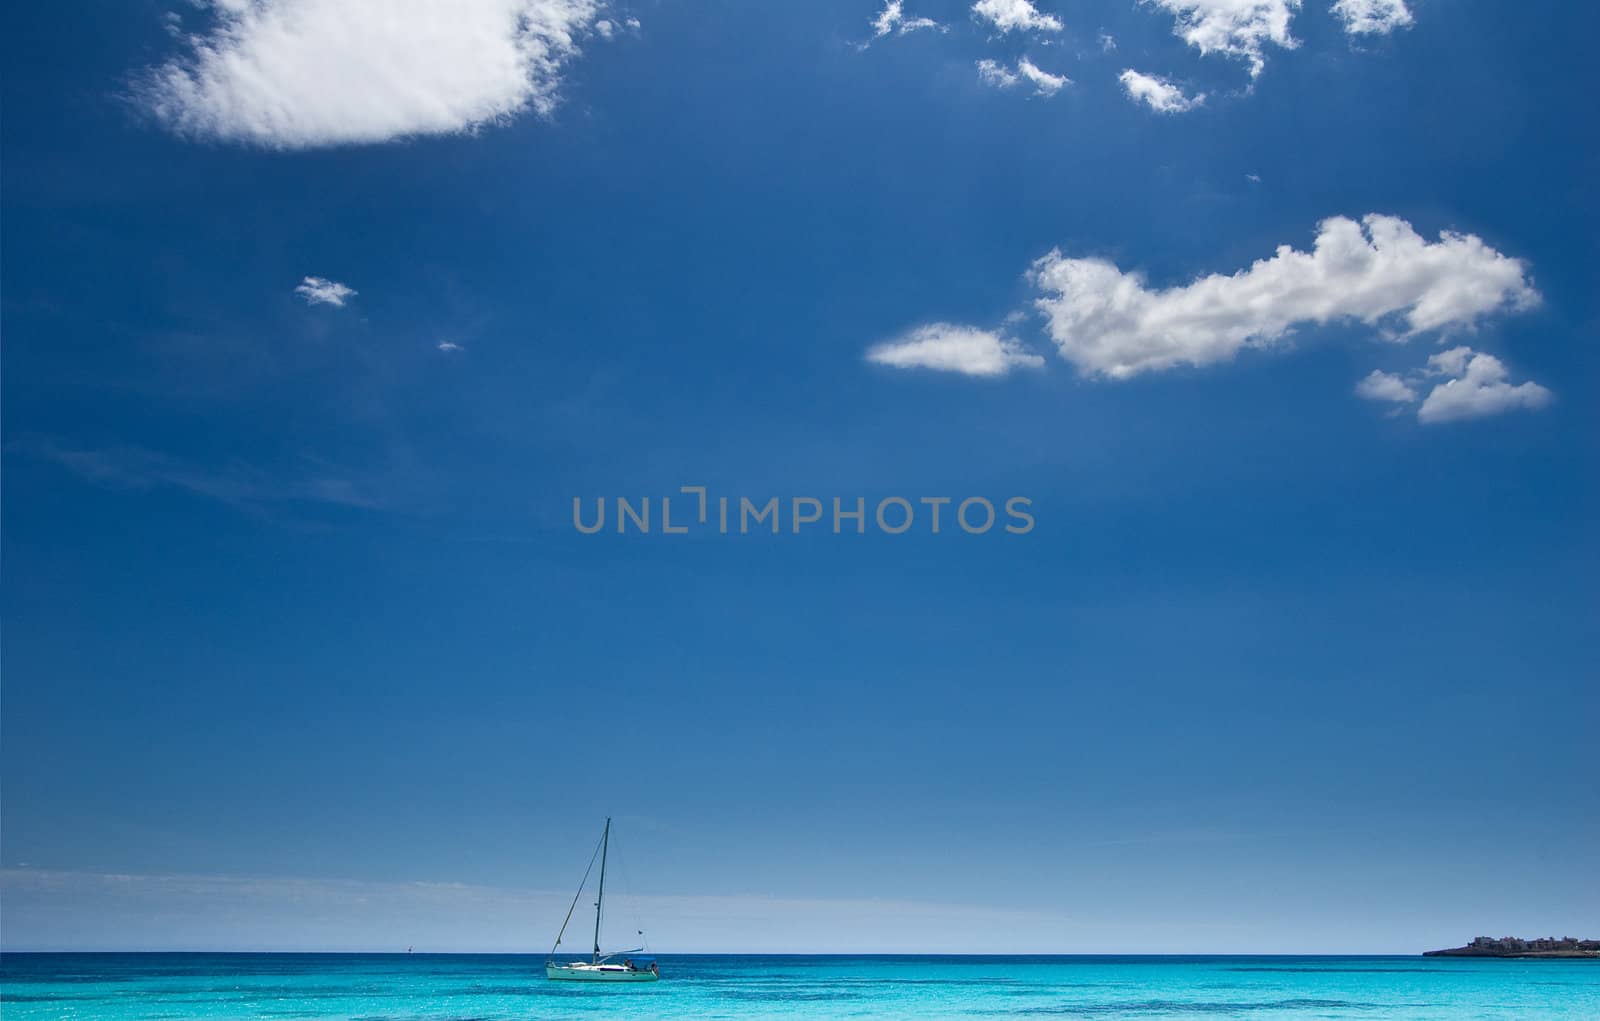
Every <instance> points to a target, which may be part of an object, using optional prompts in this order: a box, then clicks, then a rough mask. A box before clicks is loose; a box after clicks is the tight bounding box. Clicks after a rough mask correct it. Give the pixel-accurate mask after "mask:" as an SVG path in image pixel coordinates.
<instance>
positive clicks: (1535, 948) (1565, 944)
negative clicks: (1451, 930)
mask: <svg viewBox="0 0 1600 1021" xmlns="http://www.w3.org/2000/svg"><path fill="white" fill-rule="evenodd" d="M1422 956H1423V957H1594V958H1600V939H1573V938H1572V937H1571V936H1566V937H1563V938H1562V939H1555V938H1553V937H1550V938H1546V939H1517V938H1516V937H1515V936H1506V937H1503V938H1501V939H1495V938H1493V937H1492V936H1479V937H1478V938H1477V939H1475V940H1473V941H1472V942H1471V943H1468V944H1467V945H1466V946H1464V947H1456V948H1455V949H1453V950H1429V951H1427V952H1426V953H1424V954H1423V955H1422Z"/></svg>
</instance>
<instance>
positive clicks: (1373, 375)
mask: <svg viewBox="0 0 1600 1021" xmlns="http://www.w3.org/2000/svg"><path fill="white" fill-rule="evenodd" d="M1356 396H1357V397H1360V398H1361V399H1362V400H1368V401H1386V402H1388V403H1390V404H1409V403H1411V402H1412V401H1414V400H1416V399H1417V392H1416V391H1415V390H1413V389H1412V388H1411V385H1410V384H1408V383H1407V382H1406V381H1405V380H1404V379H1403V378H1401V377H1400V376H1397V375H1396V374H1394V373H1392V372H1384V371H1382V370H1381V369H1373V370H1372V371H1371V372H1370V373H1368V374H1367V375H1366V376H1365V377H1364V378H1363V379H1362V380H1361V382H1359V383H1357V384H1356Z"/></svg>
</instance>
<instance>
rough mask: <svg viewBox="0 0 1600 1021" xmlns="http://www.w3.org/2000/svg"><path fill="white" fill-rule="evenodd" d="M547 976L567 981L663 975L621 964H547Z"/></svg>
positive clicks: (647, 978) (630, 979)
mask: <svg viewBox="0 0 1600 1021" xmlns="http://www.w3.org/2000/svg"><path fill="white" fill-rule="evenodd" d="M544 974H545V977H546V978H553V979H558V980H562V981H566V982H654V981H656V980H657V979H659V978H660V977H661V976H660V975H658V974H656V973H655V972H654V971H640V970H637V969H634V968H625V967H623V966H622V965H620V964H582V963H577V964H547V965H545V966H544Z"/></svg>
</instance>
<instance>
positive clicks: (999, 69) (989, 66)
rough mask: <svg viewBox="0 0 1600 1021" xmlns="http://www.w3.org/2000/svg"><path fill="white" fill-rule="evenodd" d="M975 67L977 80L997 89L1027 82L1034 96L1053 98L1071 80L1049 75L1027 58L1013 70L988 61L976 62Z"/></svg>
mask: <svg viewBox="0 0 1600 1021" xmlns="http://www.w3.org/2000/svg"><path fill="white" fill-rule="evenodd" d="M977 66H978V80H979V81H981V82H983V83H984V84H985V85H992V86H994V87H995V88H997V89H1010V88H1015V87H1016V86H1018V85H1021V84H1022V83H1023V82H1027V83H1028V84H1030V85H1032V86H1033V94H1034V95H1036V96H1053V95H1055V94H1056V93H1057V92H1060V91H1061V90H1062V89H1064V88H1066V87H1067V86H1068V85H1071V84H1072V79H1071V78H1068V77H1067V76H1066V75H1064V74H1051V73H1050V72H1048V71H1046V70H1044V69H1042V68H1040V67H1039V66H1038V65H1037V64H1035V63H1034V62H1033V61H1031V60H1029V59H1028V58H1027V57H1023V58H1022V59H1020V60H1018V61H1017V66H1016V69H1015V70H1012V69H1010V68H1008V67H1006V66H1005V65H1004V64H1000V63H997V62H995V61H993V60H988V59H984V60H980V61H978V65H977Z"/></svg>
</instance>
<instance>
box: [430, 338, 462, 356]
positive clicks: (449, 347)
mask: <svg viewBox="0 0 1600 1021" xmlns="http://www.w3.org/2000/svg"><path fill="white" fill-rule="evenodd" d="M434 346H435V347H437V348H438V349H439V350H440V351H444V352H445V353H447V354H448V353H449V352H451V351H464V350H466V349H465V348H463V347H462V346H461V345H460V344H457V343H456V342H455V341H453V340H441V341H439V343H438V344H436V345H434Z"/></svg>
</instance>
